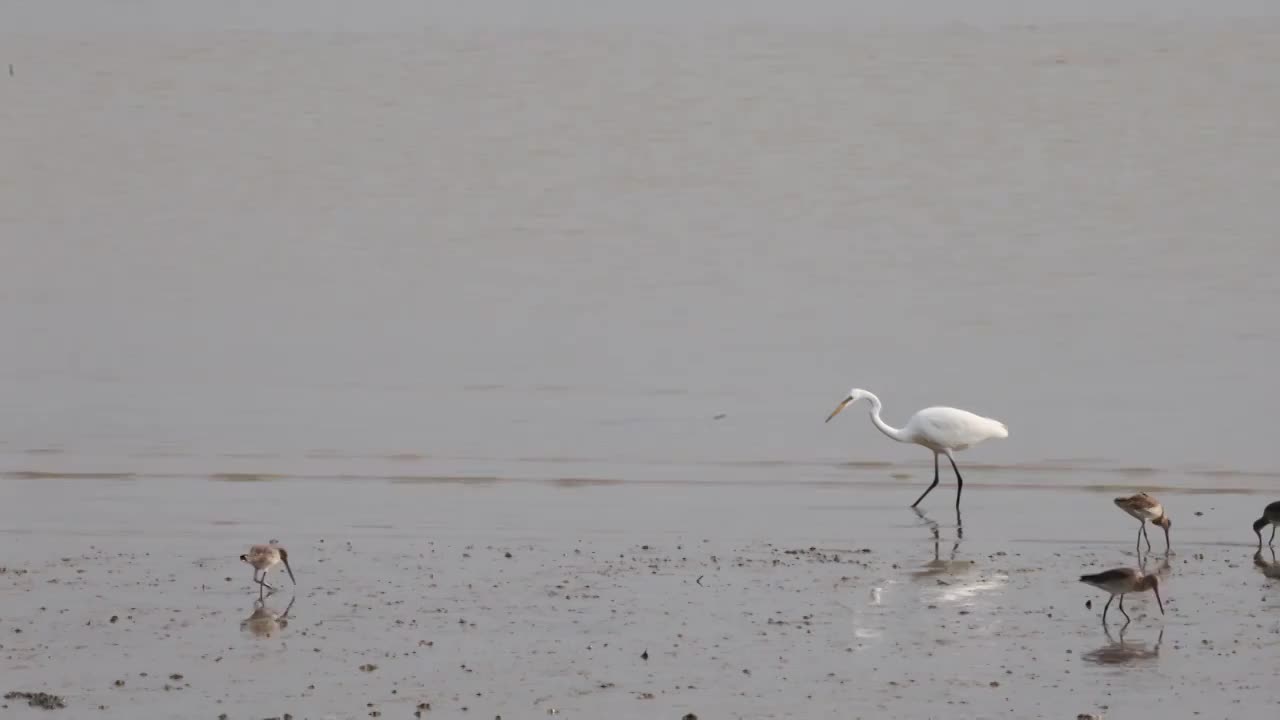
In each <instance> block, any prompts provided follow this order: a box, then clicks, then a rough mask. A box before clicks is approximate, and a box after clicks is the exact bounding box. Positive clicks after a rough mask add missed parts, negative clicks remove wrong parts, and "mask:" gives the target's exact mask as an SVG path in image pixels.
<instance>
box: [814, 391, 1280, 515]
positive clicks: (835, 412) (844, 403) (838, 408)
mask: <svg viewBox="0 0 1280 720" xmlns="http://www.w3.org/2000/svg"><path fill="white" fill-rule="evenodd" d="M852 401H853V398H851V397H847V398H845V399H844V400H843V401H842V402H841V403H840V404H839V405H837V406H836V409H835V410H832V411H831V414H830V415H828V416H827V419H826V420H823V422H831V418H833V417H835V416H837V415H839V414H840V411H841V410H844V409H845V408H847V407H849V403H850V402H852ZM1259 537H1261V536H1259Z"/></svg>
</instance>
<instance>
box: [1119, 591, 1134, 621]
mask: <svg viewBox="0 0 1280 720" xmlns="http://www.w3.org/2000/svg"><path fill="white" fill-rule="evenodd" d="M1120 614H1121V615H1124V620H1125V623H1124V624H1125V625H1128V624H1129V623H1130V622H1131V621H1130V619H1129V613H1127V612H1125V611H1124V595H1123V594H1122V595H1121V596H1120Z"/></svg>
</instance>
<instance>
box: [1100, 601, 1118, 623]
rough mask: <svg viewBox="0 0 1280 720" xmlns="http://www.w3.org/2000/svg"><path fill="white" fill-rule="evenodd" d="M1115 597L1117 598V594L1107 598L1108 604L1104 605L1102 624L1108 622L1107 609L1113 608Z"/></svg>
mask: <svg viewBox="0 0 1280 720" xmlns="http://www.w3.org/2000/svg"><path fill="white" fill-rule="evenodd" d="M1115 599H1116V596H1115V595H1112V596H1111V597H1109V598H1107V604H1106V605H1103V606H1102V624H1103V625H1104V626H1105V625H1106V624H1107V610H1108V609H1110V608H1111V601H1112V600H1115Z"/></svg>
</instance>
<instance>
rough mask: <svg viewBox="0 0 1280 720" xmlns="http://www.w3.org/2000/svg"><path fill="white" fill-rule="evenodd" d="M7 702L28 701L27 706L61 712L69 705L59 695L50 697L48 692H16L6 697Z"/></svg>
mask: <svg viewBox="0 0 1280 720" xmlns="http://www.w3.org/2000/svg"><path fill="white" fill-rule="evenodd" d="M4 699H5V700H26V701H27V705H29V706H31V707H33V708H40V709H41V710H61V709H62V708H65V707H66V706H67V704H66V703H65V702H63V701H62V698H60V697H58V696H57V695H50V694H49V693H46V692H23V691H14V692H11V693H8V694H6V695H5V696H4Z"/></svg>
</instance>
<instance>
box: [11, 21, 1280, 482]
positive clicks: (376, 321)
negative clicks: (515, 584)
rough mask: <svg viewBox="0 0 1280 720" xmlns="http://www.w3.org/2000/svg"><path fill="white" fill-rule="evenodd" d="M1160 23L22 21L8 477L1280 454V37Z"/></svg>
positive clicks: (710, 473)
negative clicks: (989, 439)
mask: <svg viewBox="0 0 1280 720" xmlns="http://www.w3.org/2000/svg"><path fill="white" fill-rule="evenodd" d="M1134 7H1137V6H1134ZM1231 7H1233V8H1235V9H1236V10H1239V11H1240V12H1244V11H1245V10H1247V9H1248V8H1246V7H1245V6H1244V5H1243V4H1242V5H1239V6H1231ZM1139 9H1141V8H1139ZM1116 13H1117V14H1105V13H1103V14H1100V15H1098V16H1096V17H1095V19H1093V20H1092V21H1087V22H1079V23H1072V24H1053V23H1050V24H1040V25H1026V24H1022V23H1020V22H1016V21H1015V20H1016V16H1013V15H1010V16H1009V18H1008V19H1007V21H1006V22H1004V23H1003V24H999V23H997V24H996V25H994V26H992V27H984V28H982V29H979V28H977V27H967V26H963V25H959V26H957V25H950V24H944V23H940V22H939V23H934V24H929V23H924V24H923V25H921V24H884V23H875V22H870V21H868V20H866V19H865V18H863V19H861V20H858V19H856V18H855V19H845V20H843V21H839V22H835V21H833V24H827V25H825V26H824V27H823V28H821V29H817V28H811V27H803V26H796V25H795V24H793V23H792V24H788V23H782V22H779V23H773V24H770V23H767V22H760V23H754V24H750V25H749V26H746V27H740V26H738V25H736V24H729V23H727V22H716V21H711V20H703V21H699V22H690V23H688V24H687V25H685V26H681V27H669V26H665V25H663V26H654V25H650V24H644V23H630V24H629V23H628V21H626V20H625V16H622V17H621V19H616V20H614V21H612V22H600V23H596V24H593V25H591V26H590V27H576V26H572V24H567V25H565V26H564V27H563V28H561V29H559V30H556V29H554V28H551V29H545V28H544V29H537V28H528V29H523V30H522V29H519V28H511V27H503V26H501V23H497V22H496V21H495V23H496V24H491V25H489V26H481V27H475V26H473V25H470V24H465V23H461V22H459V23H452V22H447V21H438V22H433V23H424V24H423V25H420V26H409V27H406V28H404V29H405V30H406V32H402V33H378V32H374V33H363V34H333V33H321V32H314V33H304V34H299V33H247V32H234V31H214V29H216V28H218V27H221V26H220V25H218V24H217V23H212V22H210V23H209V24H208V25H207V26H205V29H203V30H202V28H201V27H196V28H194V29H193V31H192V32H182V33H179V32H124V31H122V32H120V33H91V34H72V33H57V34H33V33H13V34H6V35H5V36H4V45H3V52H4V55H5V57H6V58H7V59H8V61H11V62H12V63H13V64H14V67H15V74H14V76H13V77H3V76H0V81H2V82H0V139H2V141H3V143H4V148H5V156H6V158H7V160H6V163H5V170H4V171H3V175H0V182H2V183H3V192H0V223H3V232H4V236H5V238H7V239H6V241H5V242H4V243H3V246H2V252H3V261H2V262H0V300H2V302H0V328H2V329H3V331H4V334H5V336H6V338H8V342H7V343H6V362H5V363H4V366H3V368H2V369H0V397H4V398H5V412H3V413H0V443H2V444H0V453H3V455H0V461H2V462H3V465H4V467H5V468H7V469H10V470H13V471H32V472H112V473H114V472H127V473H143V474H146V473H161V474H164V473H170V472H173V473H194V474H206V475H213V474H219V473H275V474H303V475H306V474H314V473H321V474H349V475H355V476H364V475H387V474H404V475H452V474H473V475H500V476H503V477H529V476H533V477H541V476H544V475H547V474H551V475H557V476H574V475H579V474H588V475H589V476H592V477H595V476H599V477H602V478H605V479H628V478H630V477H631V476H632V470H631V468H633V467H635V466H644V467H646V468H651V467H663V466H670V465H671V464H681V463H684V464H687V465H688V466H689V467H701V468H703V469H704V470H705V471H704V472H699V473H698V477H699V478H700V479H708V480H722V479H732V478H733V477H734V476H735V475H736V472H737V471H736V469H734V464H736V463H743V462H757V463H776V464H778V466H779V467H780V468H785V467H787V466H788V464H790V463H805V462H819V463H839V462H843V461H857V462H894V463H917V464H919V463H925V462H927V461H928V457H927V455H925V454H923V453H922V451H919V450H918V449H911V448H906V447H899V446H895V445H893V444H892V443H890V442H889V441H887V440H886V439H885V438H883V437H880V436H879V435H878V434H877V433H876V432H875V431H874V430H873V429H872V428H870V427H869V424H868V423H867V422H866V420H865V419H862V418H860V417H858V416H857V414H854V413H846V415H847V417H841V418H839V421H838V422H833V423H832V424H830V425H826V426H824V425H822V422H821V421H822V418H824V417H825V416H826V414H827V413H828V412H829V411H830V409H831V408H832V407H833V406H834V405H835V403H836V402H837V401H838V400H839V399H840V398H841V397H842V395H843V394H844V393H845V392H847V390H848V388H849V387H851V386H854V385H857V386H861V387H866V388H869V389H872V390H874V391H876V392H878V393H880V395H881V397H882V399H883V400H884V401H885V403H886V411H885V413H886V417H887V419H888V420H890V421H891V422H894V423H897V424H901V423H903V422H905V420H906V418H907V417H908V415H909V414H910V412H912V411H914V410H916V409H918V408H920V407H923V406H926V405H930V404H948V405H955V406H959V407H965V408H968V409H971V410H974V411H976V412H979V413H981V414H985V415H990V416H993V417H997V418H999V419H1002V420H1004V421H1005V422H1006V423H1007V424H1008V425H1009V427H1010V429H1011V432H1012V436H1011V438H1010V439H1009V440H1008V441H1005V442H999V443H990V444H988V445H985V446H982V447H981V448H978V449H975V450H972V451H970V452H969V454H968V456H967V457H966V459H965V460H964V462H967V463H979V464H990V465H995V466H999V467H1006V468H1009V467H1011V468H1018V467H1028V466H1043V465H1046V464H1047V465H1051V466H1055V467H1072V468H1089V469H1097V468H1104V469H1109V470H1111V471H1119V472H1123V471H1126V470H1134V469H1136V470H1138V471H1140V472H1141V471H1144V470H1146V471H1151V470H1155V471H1157V474H1159V475H1161V476H1163V475H1164V474H1166V473H1170V474H1173V473H1180V472H1184V471H1188V470H1190V471H1212V472H1217V473H1227V474H1231V473H1240V472H1264V473H1268V472H1273V471H1274V465H1273V463H1272V461H1271V457H1270V455H1271V453H1270V448H1269V445H1268V443H1267V438H1268V437H1269V433H1270V432H1271V428H1270V425H1269V423H1270V421H1271V417H1270V414H1269V413H1270V408H1271V407H1274V406H1275V405H1276V404H1277V401H1280V397H1278V396H1277V393H1280V386H1277V384H1276V383H1274V382H1271V378H1272V374H1273V373H1272V366H1273V364H1274V363H1273V362H1272V359H1273V358H1274V357H1275V356H1276V355H1277V351H1278V350H1280V327H1278V324H1277V319H1276V314H1275V312H1274V308H1275V307H1276V306H1277V302H1278V301H1280V290H1278V289H1277V288H1280V283H1277V282H1275V272H1274V267H1275V264H1276V261H1277V260H1280V256H1278V255H1277V253H1280V246H1277V245H1276V243H1275V242H1274V238H1273V235H1274V228H1275V226H1276V221H1277V214H1276V210H1275V205H1274V198H1275V197H1276V196H1277V194H1278V192H1280V180H1278V179H1277V177H1276V175H1275V173H1274V172H1272V169H1273V168H1274V167H1276V166H1277V165H1278V164H1280V126H1277V125H1276V123H1275V122H1273V119H1274V118H1275V117H1277V116H1278V115H1280V86H1277V84H1276V83H1275V82H1274V81H1273V79H1274V78H1273V73H1272V72H1271V68H1272V67H1275V66H1276V64H1277V62H1278V61H1280V43H1277V42H1276V40H1277V38H1280V19H1277V18H1275V17H1274V16H1273V17H1271V18H1261V19H1256V20H1252V21H1249V22H1240V21H1233V20H1230V19H1228V16H1229V15H1231V11H1230V8H1227V9H1224V10H1223V11H1222V15H1221V16H1220V17H1219V18H1218V19H1213V18H1210V19H1199V20H1194V21H1191V20H1187V21H1183V22H1160V23H1157V22H1137V21H1134V20H1132V19H1129V20H1126V19H1125V18H1126V17H1127V16H1126V15H1125V14H1124V13H1123V12H1120V11H1118V10H1117V11H1116ZM129 17H133V18H134V19H135V20H136V19H137V18H138V17H141V15H138V16H129ZM193 17H199V16H193ZM139 22H141V21H139ZM31 23H34V24H29V27H32V28H35V29H48V28H47V27H46V26H45V25H41V24H39V23H35V21H34V20H32V21H31ZM13 27H16V28H18V29H21V28H23V27H28V26H27V25H21V24H20V25H16V26H13ZM124 30H128V28H124ZM864 407H865V406H864ZM717 416H722V417H720V418H719V419H716V418H717ZM388 458H393V459H396V460H398V461H399V465H398V466H396V463H393V462H388ZM316 459H319V460H320V462H315V460H316ZM561 461H562V462H561ZM557 462H561V465H558V466H555V463H557ZM549 465H551V466H554V467H550V468H549ZM389 466H396V467H398V468H399V469H388V467H389ZM725 467H728V468H729V469H720V470H716V468H725ZM587 468H589V470H590V471H589V472H588V471H587ZM685 470H687V468H681V471H680V472H681V474H682V475H684V476H686V477H687V476H689V475H690V473H688V472H685ZM645 472H648V471H647V470H646V471H645ZM654 472H661V471H654ZM787 474H788V473H786V472H782V471H780V472H779V473H777V474H775V476H776V477H779V478H780V479H782V478H784V477H786V475H787ZM1213 482H1216V480H1215V481H1213ZM1223 482H1234V481H1223Z"/></svg>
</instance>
